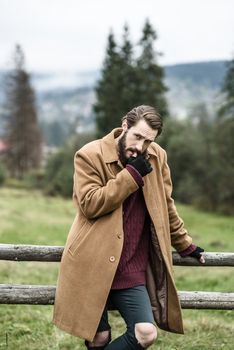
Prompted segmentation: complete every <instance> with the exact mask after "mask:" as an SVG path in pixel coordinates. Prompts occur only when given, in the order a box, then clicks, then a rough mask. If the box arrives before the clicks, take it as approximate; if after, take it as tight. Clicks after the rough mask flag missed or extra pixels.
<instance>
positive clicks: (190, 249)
mask: <svg viewBox="0 0 234 350" xmlns="http://www.w3.org/2000/svg"><path fill="white" fill-rule="evenodd" d="M196 248H197V246H196V245H195V244H190V246H189V247H188V248H186V249H185V250H182V252H178V253H179V254H180V256H181V257H182V258H183V257H185V256H188V255H189V254H191V253H192V252H194V251H195V250H196Z"/></svg>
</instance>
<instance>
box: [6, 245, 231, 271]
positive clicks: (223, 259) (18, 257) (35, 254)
mask: <svg viewBox="0 0 234 350" xmlns="http://www.w3.org/2000/svg"><path fill="white" fill-rule="evenodd" d="M63 249H64V247H63V246H46V245H26V244H18V245H16V244H0V260H14V261H47V262H53V261H54V262H56V261H60V260H61V256H62V252H63ZM172 257H173V265H177V266H203V265H201V264H200V263H199V262H198V261H197V260H196V259H194V258H190V257H186V258H181V257H180V255H179V254H178V253H176V252H173V253H172ZM204 257H205V259H206V263H205V265H204V266H234V253H220V252H217V253H216V252H212V253H204Z"/></svg>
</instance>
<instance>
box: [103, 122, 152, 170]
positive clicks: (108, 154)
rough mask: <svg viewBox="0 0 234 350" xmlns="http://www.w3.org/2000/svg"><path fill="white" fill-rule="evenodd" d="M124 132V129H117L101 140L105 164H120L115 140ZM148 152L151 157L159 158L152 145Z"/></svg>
mask: <svg viewBox="0 0 234 350" xmlns="http://www.w3.org/2000/svg"><path fill="white" fill-rule="evenodd" d="M122 131H123V129H122V128H115V129H113V130H112V131H111V132H110V133H109V134H107V135H106V136H104V137H103V138H102V139H101V147H102V153H103V159H104V162H105V163H113V162H118V160H119V157H118V152H117V149H116V144H115V139H116V138H117V137H118V136H119V135H120V134H121V132H122ZM147 151H148V154H149V156H155V157H158V154H157V152H156V150H155V149H154V148H153V147H152V146H151V145H150V146H149V148H148V150H147Z"/></svg>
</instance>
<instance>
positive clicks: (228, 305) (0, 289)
mask: <svg viewBox="0 0 234 350" xmlns="http://www.w3.org/2000/svg"><path fill="white" fill-rule="evenodd" d="M62 252H63V247H61V246H38V245H22V244H21V245H14V244H0V260H12V261H42V262H43V261H46V262H59V261H60V260H61V255H62ZM172 254H173V264H174V265H177V266H199V268H205V267H206V266H212V267H217V266H232V267H233V266H234V253H204V257H205V259H206V263H205V264H204V265H201V264H200V263H199V262H198V261H197V260H196V259H194V258H191V257H186V258H181V257H180V255H179V254H177V253H175V252H173V253H172ZM55 289H56V286H46V285H8V284H0V304H37V305H52V304H53V303H54V296H55ZM178 294H179V298H180V302H181V306H182V308H184V309H218V310H234V292H233V293H221V292H201V291H193V292H186V291H180V292H178Z"/></svg>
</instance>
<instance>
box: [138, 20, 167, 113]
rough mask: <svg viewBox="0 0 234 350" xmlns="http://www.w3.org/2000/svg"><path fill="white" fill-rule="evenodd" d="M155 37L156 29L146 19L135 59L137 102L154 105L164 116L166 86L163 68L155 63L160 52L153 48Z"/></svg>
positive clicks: (165, 110)
mask: <svg viewBox="0 0 234 350" xmlns="http://www.w3.org/2000/svg"><path fill="white" fill-rule="evenodd" d="M156 39H157V34H156V31H155V30H154V29H153V27H152V26H151V24H150V22H149V20H146V22H145V25H144V27H143V32H142V37H141V39H140V42H139V45H140V48H141V53H140V56H139V58H138V59H137V69H138V80H139V83H138V93H137V95H138V97H139V104H146V105H151V106H154V107H155V108H156V109H157V110H158V111H159V112H160V114H161V115H162V116H165V115H167V114H168V109H167V103H166V99H165V96H164V94H165V92H166V91H167V87H166V86H165V84H164V82H163V79H164V71H163V68H162V67H161V66H159V65H158V63H157V59H158V56H159V55H160V53H159V52H157V51H155V50H154V41H155V40H156Z"/></svg>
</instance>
